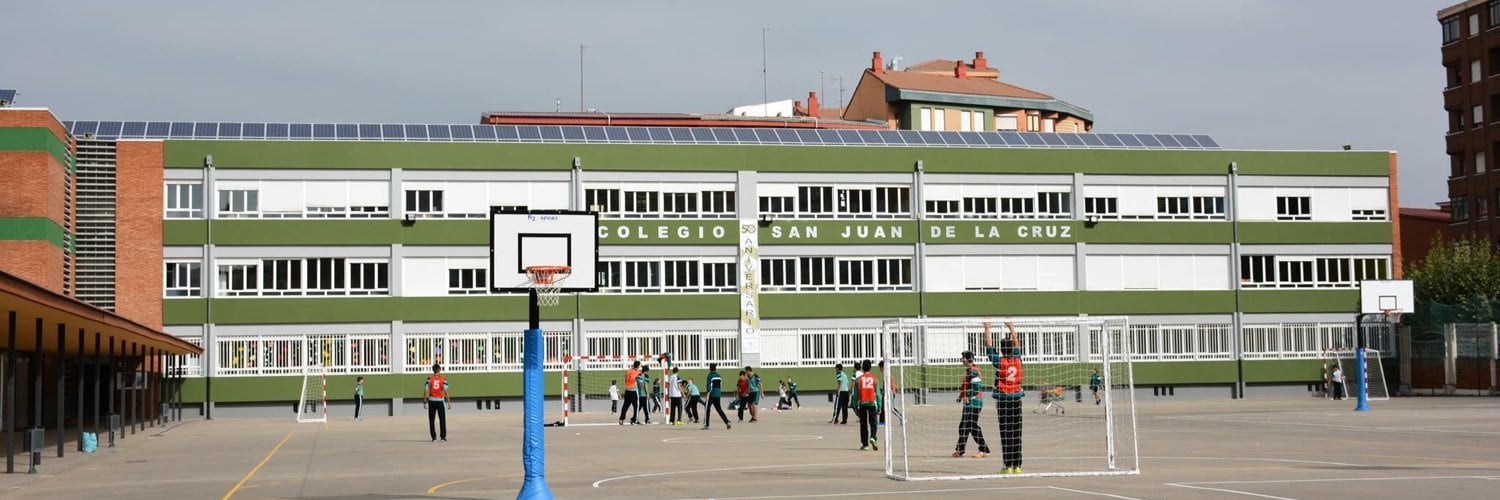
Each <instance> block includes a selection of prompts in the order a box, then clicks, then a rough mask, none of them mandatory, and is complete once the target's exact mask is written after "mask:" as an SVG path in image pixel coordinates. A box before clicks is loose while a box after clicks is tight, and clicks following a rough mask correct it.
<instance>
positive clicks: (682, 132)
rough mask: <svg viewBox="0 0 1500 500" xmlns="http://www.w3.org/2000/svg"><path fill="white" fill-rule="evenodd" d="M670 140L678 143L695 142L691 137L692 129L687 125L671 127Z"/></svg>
mask: <svg viewBox="0 0 1500 500" xmlns="http://www.w3.org/2000/svg"><path fill="white" fill-rule="evenodd" d="M671 131H672V141H674V142H677V143H680V144H692V143H694V142H697V140H696V139H693V131H692V129H689V128H687V127H672V128H671Z"/></svg>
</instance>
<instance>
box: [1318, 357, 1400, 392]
mask: <svg viewBox="0 0 1500 500" xmlns="http://www.w3.org/2000/svg"><path fill="white" fill-rule="evenodd" d="M1325 356H1326V357H1325V359H1324V361H1323V365H1324V370H1325V373H1324V378H1325V379H1326V380H1332V373H1333V368H1334V367H1335V366H1336V367H1338V368H1340V369H1341V370H1342V371H1343V375H1344V397H1346V398H1353V397H1357V396H1356V394H1354V391H1356V390H1357V388H1358V387H1359V384H1360V381H1361V380H1363V381H1364V384H1365V387H1366V390H1367V393H1366V397H1368V398H1369V399H1370V400H1372V401H1385V400H1389V399H1391V393H1390V390H1389V389H1387V387H1386V379H1385V364H1384V363H1383V362H1382V361H1383V359H1382V357H1381V353H1380V351H1379V350H1378V349H1365V372H1364V373H1363V374H1359V373H1355V370H1356V369H1357V367H1358V366H1359V355H1358V353H1357V352H1355V350H1352V349H1351V350H1347V351H1331V352H1329V353H1328V354H1326V355H1325ZM1361 375H1363V377H1361ZM1323 396H1324V397H1325V398H1328V399H1332V398H1333V388H1332V387H1329V388H1327V390H1325V391H1324V393H1323Z"/></svg>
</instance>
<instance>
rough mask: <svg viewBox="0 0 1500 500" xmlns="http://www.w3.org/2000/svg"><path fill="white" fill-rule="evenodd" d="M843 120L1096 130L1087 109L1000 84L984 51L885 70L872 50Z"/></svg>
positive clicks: (927, 126) (925, 126)
mask: <svg viewBox="0 0 1500 500" xmlns="http://www.w3.org/2000/svg"><path fill="white" fill-rule="evenodd" d="M843 118H844V119H845V120H849V121H882V122H885V123H887V124H888V125H889V126H890V127H891V128H897V129H905V130H936V131H943V130H949V131H960V132H969V131H975V132H980V131H1017V132H1046V133H1050V132H1088V131H1090V130H1092V129H1093V128H1094V115H1093V113H1090V112H1089V111H1088V110H1086V109H1083V108H1081V107H1078V106H1076V105H1073V104H1071V103H1068V102H1067V101H1063V100H1061V99H1058V98H1055V97H1052V96H1050V95H1047V94H1043V93H1041V92H1037V91H1034V90H1030V89H1025V88H1021V87H1018V86H1016V85H1012V84H1009V83H1005V82H1002V81H1000V70H999V68H995V67H993V66H990V65H989V60H988V59H987V58H985V57H984V52H975V53H974V59H973V60H972V61H963V60H946V59H934V60H931V61H926V62H922V63H919V64H916V65H913V66H911V67H909V68H906V69H900V68H898V67H896V66H894V65H887V64H886V63H885V60H884V58H883V57H882V56H881V54H880V52H879V51H876V52H875V53H874V54H873V55H871V57H870V67H869V68H866V69H865V71H864V73H863V74H862V75H861V76H860V80H859V84H858V85H856V86H855V88H854V95H853V96H851V97H850V98H849V105H848V106H847V107H846V108H845V109H844V115H843ZM1163 146H1165V147H1177V145H1174V144H1163Z"/></svg>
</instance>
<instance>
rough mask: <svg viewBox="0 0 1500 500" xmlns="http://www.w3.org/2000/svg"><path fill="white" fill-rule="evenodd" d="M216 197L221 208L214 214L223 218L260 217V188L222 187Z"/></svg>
mask: <svg viewBox="0 0 1500 500" xmlns="http://www.w3.org/2000/svg"><path fill="white" fill-rule="evenodd" d="M218 191H219V192H218V194H217V197H216V199H217V200H218V202H219V209H218V210H215V211H214V216H215V217H217V218H221V219H253V218H257V217H260V190H258V189H220V190H218Z"/></svg>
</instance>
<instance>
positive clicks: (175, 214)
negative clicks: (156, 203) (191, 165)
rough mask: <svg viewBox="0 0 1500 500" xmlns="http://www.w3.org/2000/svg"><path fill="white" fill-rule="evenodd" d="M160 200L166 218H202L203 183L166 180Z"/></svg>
mask: <svg viewBox="0 0 1500 500" xmlns="http://www.w3.org/2000/svg"><path fill="white" fill-rule="evenodd" d="M162 202H163V203H164V204H165V207H164V212H165V213H164V216H165V218H167V219H202V218H203V183H202V182H197V181H193V182H175V181H174V182H168V183H166V185H165V187H164V188H163V197H162Z"/></svg>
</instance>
